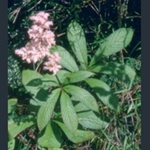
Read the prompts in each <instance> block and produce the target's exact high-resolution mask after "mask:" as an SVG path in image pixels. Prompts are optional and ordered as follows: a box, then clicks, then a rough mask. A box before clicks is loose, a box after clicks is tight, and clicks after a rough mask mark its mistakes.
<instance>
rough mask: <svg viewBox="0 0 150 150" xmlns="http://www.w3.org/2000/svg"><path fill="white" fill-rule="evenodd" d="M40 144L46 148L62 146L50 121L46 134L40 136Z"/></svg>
mask: <svg viewBox="0 0 150 150" xmlns="http://www.w3.org/2000/svg"><path fill="white" fill-rule="evenodd" d="M38 144H39V145H41V146H42V147H46V148H60V146H61V143H60V142H59V141H58V140H57V138H56V136H55V134H54V131H53V129H52V126H51V124H50V123H49V124H48V125H47V126H46V129H45V131H44V134H42V136H40V137H39V138H38Z"/></svg>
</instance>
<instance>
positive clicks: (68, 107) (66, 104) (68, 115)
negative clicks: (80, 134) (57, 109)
mask: <svg viewBox="0 0 150 150" xmlns="http://www.w3.org/2000/svg"><path fill="white" fill-rule="evenodd" d="M60 104H61V113H62V119H63V122H64V123H65V125H66V126H67V128H68V129H69V130H70V131H71V132H73V133H74V132H75V131H76V130H77V127H78V119H77V115H76V112H75V109H74V106H73V104H72V101H71V99H70V97H69V96H68V95H67V94H66V93H65V92H62V94H61V98H60Z"/></svg>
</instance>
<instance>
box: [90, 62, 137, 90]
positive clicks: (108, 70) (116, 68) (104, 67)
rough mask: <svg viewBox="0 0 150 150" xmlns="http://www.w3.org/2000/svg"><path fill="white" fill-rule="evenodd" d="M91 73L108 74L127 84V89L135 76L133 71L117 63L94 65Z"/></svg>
mask: <svg viewBox="0 0 150 150" xmlns="http://www.w3.org/2000/svg"><path fill="white" fill-rule="evenodd" d="M91 71H93V72H96V73H104V74H108V75H111V76H113V77H115V78H118V79H120V80H122V81H125V82H126V83H127V84H129V88H128V89H130V88H131V86H132V83H133V81H134V78H135V75H136V73H135V71H134V70H133V69H132V68H131V67H130V66H127V65H121V64H118V63H105V64H101V65H96V66H93V67H92V68H91Z"/></svg>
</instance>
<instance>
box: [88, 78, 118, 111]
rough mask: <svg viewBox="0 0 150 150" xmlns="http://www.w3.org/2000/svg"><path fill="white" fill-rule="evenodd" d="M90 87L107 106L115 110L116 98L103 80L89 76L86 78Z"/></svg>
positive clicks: (116, 105)
mask: <svg viewBox="0 0 150 150" xmlns="http://www.w3.org/2000/svg"><path fill="white" fill-rule="evenodd" d="M86 83H88V84H89V86H90V87H91V88H93V90H94V91H95V93H96V95H97V96H98V97H99V99H100V100H101V101H102V102H103V103H104V104H105V105H106V106H108V107H109V108H111V109H114V110H117V107H118V98H117V96H116V95H114V94H113V93H112V91H111V89H110V87H109V86H108V85H107V84H106V83H105V82H103V81H101V80H98V79H94V78H90V79H87V80H86Z"/></svg>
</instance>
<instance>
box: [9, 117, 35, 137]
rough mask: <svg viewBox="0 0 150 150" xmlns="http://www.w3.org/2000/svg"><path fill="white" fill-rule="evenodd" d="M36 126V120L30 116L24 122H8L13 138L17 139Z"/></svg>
mask: <svg viewBox="0 0 150 150" xmlns="http://www.w3.org/2000/svg"><path fill="white" fill-rule="evenodd" d="M34 124H35V118H33V117H31V116H28V117H26V118H24V119H23V120H22V121H19V122H14V121H13V120H9V121H8V132H9V134H10V136H11V137H13V138H14V137H16V135H18V134H19V133H20V132H22V131H24V130H25V129H26V128H28V127H31V126H32V125H34Z"/></svg>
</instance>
